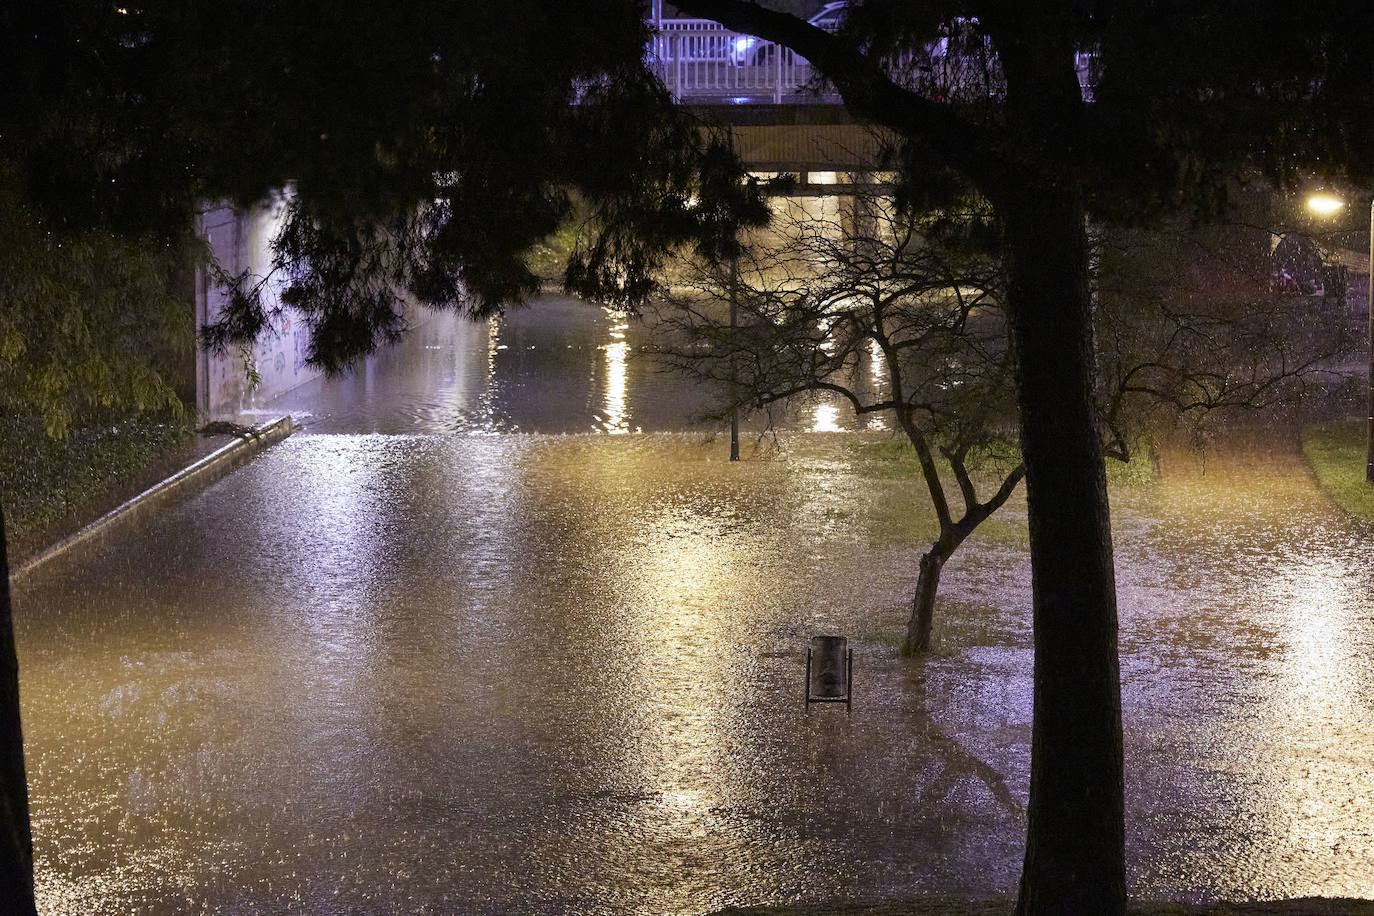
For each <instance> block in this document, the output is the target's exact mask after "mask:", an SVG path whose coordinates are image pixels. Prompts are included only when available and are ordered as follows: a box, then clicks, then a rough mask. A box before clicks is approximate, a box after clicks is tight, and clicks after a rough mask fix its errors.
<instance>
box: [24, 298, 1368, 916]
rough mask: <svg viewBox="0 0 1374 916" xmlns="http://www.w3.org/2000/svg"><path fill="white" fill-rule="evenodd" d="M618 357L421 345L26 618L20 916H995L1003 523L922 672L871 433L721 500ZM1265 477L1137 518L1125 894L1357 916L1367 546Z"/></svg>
mask: <svg viewBox="0 0 1374 916" xmlns="http://www.w3.org/2000/svg"><path fill="white" fill-rule="evenodd" d="M636 333H637V332H636V331H635V329H633V328H629V327H626V326H624V324H623V323H622V322H619V321H617V320H615V319H614V318H613V317H612V316H608V315H605V314H603V313H601V312H599V311H596V310H590V309H586V307H583V306H579V305H576V304H573V303H567V302H557V301H554V302H546V303H544V304H542V305H541V306H538V307H536V311H534V312H532V313H529V314H526V315H524V316H512V317H511V318H510V319H507V321H506V322H504V323H494V324H493V325H491V326H487V325H480V326H464V325H460V324H457V323H455V322H451V321H447V320H440V321H436V322H433V323H431V324H429V325H426V326H425V327H423V328H421V329H419V330H418V331H417V332H416V333H415V334H413V335H412V336H411V337H410V338H409V339H408V340H407V341H406V342H405V343H404V344H403V345H402V346H401V347H400V348H398V349H397V350H395V351H393V352H391V353H389V354H386V355H384V356H382V357H379V358H377V359H375V360H373V361H372V363H370V364H369V366H368V367H367V368H365V369H363V370H360V372H359V373H357V374H356V375H355V376H354V377H352V378H351V379H345V380H341V381H336V382H330V383H327V384H325V383H317V384H314V385H313V386H312V387H311V388H309V389H305V390H301V391H298V392H296V393H294V394H293V395H291V396H290V398H289V399H288V401H289V403H288V405H287V407H288V409H290V410H291V411H292V412H296V413H306V414H308V415H309V416H308V417H307V421H308V426H307V428H306V429H305V431H304V432H301V433H298V434H296V435H295V436H293V437H292V438H290V439H289V440H287V441H286V442H284V443H282V444H280V445H278V446H275V447H273V448H272V449H270V450H269V451H267V452H266V453H265V454H263V455H262V456H261V457H259V458H258V459H256V460H255V461H253V462H252V463H251V464H250V465H248V466H246V467H245V468H243V469H241V470H239V471H237V472H235V473H234V474H232V475H230V476H229V477H227V478H225V479H223V480H221V481H219V482H218V483H216V484H214V485H213V486H211V487H210V488H208V489H207V490H205V491H204V492H202V493H200V494H198V495H196V496H194V497H192V498H190V499H187V500H186V501H184V502H183V503H181V504H179V505H177V506H174V507H173V508H171V509H169V511H167V512H166V513H165V514H164V515H162V516H161V517H159V518H157V519H156V520H154V521H152V522H150V523H149V524H147V525H145V526H143V527H142V528H140V529H137V530H126V532H125V533H124V534H122V535H121V536H119V537H118V538H116V539H112V540H107V541H105V542H103V543H101V544H97V545H93V546H92V547H91V548H90V549H86V550H81V551H79V552H74V553H72V554H70V555H68V556H67V557H65V558H63V559H62V560H61V561H59V562H56V563H52V564H49V565H48V566H46V567H44V568H42V569H40V570H39V571H38V572H36V573H35V574H34V575H32V576H31V577H29V578H28V579H26V580H25V581H24V582H23V583H22V584H21V585H20V587H19V589H18V591H17V592H16V595H15V603H16V614H17V618H18V628H19V633H18V635H19V650H20V664H21V689H22V692H23V703H24V725H25V732H26V738H27V740H28V755H29V757H28V760H29V770H30V781H31V786H32V788H31V792H32V803H33V812H34V831H35V840H36V845H37V849H36V852H37V859H38V861H37V884H38V892H39V898H40V901H41V902H40V907H41V911H42V912H44V913H49V914H95V913H109V914H123V913H131V912H138V913H169V914H170V913H186V912H212V913H236V914H250V913H264V914H266V913H282V912H301V913H390V912H406V913H421V912H430V913H505V912H518V913H572V912H576V913H646V914H648V913H700V912H704V911H709V910H713V909H716V908H719V907H723V906H726V905H731V904H751V903H766V902H782V901H839V900H880V899H907V898H912V897H916V896H920V895H922V894H926V893H941V894H955V895H966V896H970V897H979V898H996V897H998V896H1001V895H1006V894H1010V893H1012V892H1013V891H1014V887H1015V882H1016V878H1017V875H1018V874H1019V869H1020V856H1021V847H1022V841H1023V831H1024V803H1025V794H1026V785H1027V778H1028V763H1029V736H1030V730H1029V719H1030V671H1031V652H1030V648H1029V646H1030V634H1029V622H1028V615H1029V603H1030V596H1029V587H1028V582H1029V564H1028V558H1027V555H1026V551H1025V537H1026V535H1025V520H1024V505H1023V504H1022V503H1019V502H1014V503H1013V504H1012V505H1010V506H1008V508H1007V509H1006V510H1004V512H1003V514H1002V515H1001V516H1000V517H998V518H996V519H994V520H993V521H991V522H990V523H988V525H987V526H985V528H984V529H983V530H982V531H980V533H979V534H978V535H977V536H976V537H975V538H974V539H973V540H972V541H971V542H970V543H969V544H968V545H967V546H966V547H965V548H964V549H962V550H961V551H960V552H959V553H958V554H957V555H956V556H955V558H954V560H952V561H951V563H950V565H949V566H948V567H947V571H946V574H945V577H944V582H943V583H942V595H941V605H940V609H939V611H938V614H939V615H940V621H939V624H938V626H937V640H938V645H937V650H936V652H935V655H934V657H933V658H932V659H931V660H929V661H928V662H927V663H925V664H924V665H923V666H922V665H916V664H910V663H906V662H903V661H902V660H900V659H899V658H898V656H897V651H896V650H897V646H898V645H899V642H900V637H901V633H902V627H903V624H904V620H905V615H906V604H907V602H908V600H909V595H910V592H911V589H912V586H913V584H914V579H915V573H916V559H917V558H918V556H919V554H920V552H921V551H922V549H923V546H922V540H923V539H925V538H927V537H928V536H929V534H930V532H931V529H930V527H929V520H928V512H927V513H921V512H920V511H919V507H920V506H921V500H920V491H919V490H916V489H915V482H914V481H912V480H909V479H906V478H904V477H902V476H900V475H897V474H894V473H892V472H891V463H890V462H884V461H883V460H881V459H880V458H876V457H874V454H875V453H874V451H873V450H872V449H865V448H864V445H865V443H871V442H873V441H875V440H877V441H881V440H882V438H883V436H884V434H883V433H882V432H881V431H874V430H872V429H870V430H868V431H848V432H832V431H825V430H830V429H832V428H834V427H836V426H841V427H842V426H845V425H849V421H848V420H846V419H845V418H844V417H843V416H842V415H841V414H839V413H838V412H837V410H838V409H837V408H835V407H832V406H829V405H824V404H821V405H814V406H812V407H808V408H804V409H803V410H801V411H800V412H798V413H797V415H796V416H795V417H793V423H792V425H793V426H794V427H795V428H796V431H795V432H789V433H784V434H783V436H782V438H781V445H780V447H779V448H778V449H777V450H774V451H769V452H766V453H760V454H758V455H755V456H753V457H752V458H750V459H749V460H746V461H744V462H741V463H739V464H734V465H732V464H730V463H728V462H726V461H724V460H723V458H724V456H725V450H726V444H725V443H724V441H723V440H716V441H708V440H707V438H706V436H705V435H704V433H703V432H702V431H701V429H699V428H692V427H691V423H690V418H691V416H692V415H693V414H694V413H697V412H700V410H701V409H704V406H705V399H704V396H702V395H699V394H694V393H692V391H691V390H690V389H688V388H686V387H684V385H683V383H682V382H679V381H676V380H673V379H669V378H664V377H660V376H656V375H654V374H652V373H651V372H650V371H649V366H648V364H647V362H646V361H645V360H644V359H643V358H642V355H641V354H640V353H639V350H638V348H639V346H640V342H639V338H638V337H637V336H636ZM817 429H819V430H821V431H816V430H817ZM568 433H575V434H573V435H567V434H568ZM616 433H625V434H624V435H616ZM1273 439H1274V441H1272V442H1271V441H1264V440H1263V439H1260V438H1240V437H1235V436H1233V437H1231V438H1229V439H1227V440H1226V442H1225V444H1223V445H1222V446H1220V447H1219V449H1218V451H1216V452H1214V453H1213V454H1210V455H1208V456H1207V457H1206V460H1205V461H1203V460H1201V459H1199V458H1198V457H1197V456H1195V455H1191V454H1188V453H1172V452H1169V453H1166V454H1165V455H1164V456H1163V460H1162V476H1161V477H1160V479H1159V480H1158V481H1156V482H1153V483H1150V484H1145V485H1135V486H1122V487H1118V488H1116V489H1115V490H1114V492H1113V508H1114V522H1115V533H1116V542H1117V550H1118V554H1117V556H1118V578H1119V582H1120V593H1121V613H1122V621H1123V625H1122V627H1123V629H1122V653H1123V656H1122V658H1123V679H1124V697H1125V704H1126V723H1125V724H1126V744H1127V747H1126V750H1127V761H1128V762H1127V766H1128V774H1127V781H1128V786H1127V790H1128V796H1127V804H1128V818H1129V836H1128V844H1129V868H1130V881H1131V885H1132V890H1133V893H1135V894H1136V895H1138V896H1142V897H1147V898H1176V899H1190V900H1203V899H1215V898H1244V897H1277V896H1304V895H1311V894H1325V895H1345V896H1362V897H1374V768H1371V766H1370V761H1371V760H1374V587H1372V586H1374V540H1372V535H1371V532H1370V531H1369V530H1368V528H1367V527H1360V526H1357V525H1354V524H1352V523H1350V522H1348V521H1346V520H1345V519H1343V518H1342V517H1341V516H1340V515H1339V514H1338V513H1337V512H1336V511H1335V510H1333V509H1332V508H1331V507H1330V506H1329V505H1328V504H1327V502H1326V501H1325V500H1324V499H1323V497H1322V496H1321V495H1320V494H1319V493H1318V492H1317V491H1316V490H1315V488H1314V487H1313V485H1312V484H1311V482H1310V480H1309V479H1308V477H1307V476H1306V473H1305V471H1304V469H1303V467H1302V464H1301V461H1300V460H1299V459H1298V458H1297V456H1296V455H1295V453H1294V448H1293V445H1292V442H1291V437H1289V436H1288V435H1287V434H1283V435H1276V436H1275V437H1273ZM747 451H748V449H747V448H746V452H747ZM817 632H837V633H844V634H847V635H849V636H850V638H851V642H852V644H853V646H854V649H855V655H856V674H855V694H856V697H855V703H854V707H853V711H852V713H851V714H848V715H847V714H846V713H845V711H844V710H843V708H837V707H828V708H812V709H810V710H807V709H805V708H804V704H803V703H802V701H801V700H802V692H801V691H802V669H803V665H804V659H805V646H806V640H807V638H808V637H809V636H810V635H812V634H813V633H817Z"/></svg>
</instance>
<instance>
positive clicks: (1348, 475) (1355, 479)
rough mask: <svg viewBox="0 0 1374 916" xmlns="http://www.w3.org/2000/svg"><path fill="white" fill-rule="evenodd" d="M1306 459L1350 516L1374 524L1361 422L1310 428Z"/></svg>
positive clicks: (1373, 494) (1372, 491) (1372, 492)
mask: <svg viewBox="0 0 1374 916" xmlns="http://www.w3.org/2000/svg"><path fill="white" fill-rule="evenodd" d="M1302 456H1303V458H1304V459H1305V460H1306V461H1307V466H1308V467H1310V468H1311V469H1312V476H1313V477H1315V478H1316V480H1317V486H1319V487H1321V489H1322V492H1324V493H1325V494H1326V495H1327V496H1328V497H1330V498H1331V501H1332V502H1334V503H1335V504H1336V505H1338V506H1340V507H1341V508H1342V509H1343V510H1345V511H1346V512H1347V513H1349V514H1350V515H1353V516H1355V517H1356V518H1362V519H1365V520H1366V521H1374V486H1371V485H1370V484H1368V483H1366V482H1365V479H1364V473H1365V431H1364V425H1363V424H1361V423H1333V424H1319V425H1316V426H1309V427H1307V428H1306V429H1304V430H1303V432H1302Z"/></svg>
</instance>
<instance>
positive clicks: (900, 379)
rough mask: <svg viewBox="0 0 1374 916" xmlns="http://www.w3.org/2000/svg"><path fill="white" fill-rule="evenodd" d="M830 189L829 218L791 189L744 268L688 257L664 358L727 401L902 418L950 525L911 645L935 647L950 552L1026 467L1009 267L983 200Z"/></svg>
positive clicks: (928, 574)
mask: <svg viewBox="0 0 1374 916" xmlns="http://www.w3.org/2000/svg"><path fill="white" fill-rule="evenodd" d="M830 200H831V201H836V202H837V203H835V204H834V205H833V206H831V207H829V208H828V212H820V213H817V212H815V210H816V208H815V207H809V208H808V207H806V206H804V204H803V203H802V202H801V201H798V200H795V199H786V198H784V199H783V201H784V202H783V203H782V205H781V207H780V209H781V213H780V217H779V219H778V220H777V221H776V222H775V225H774V227H773V228H772V229H771V230H767V231H762V232H754V233H752V234H751V235H750V237H749V238H748V239H747V240H746V242H745V244H744V245H743V246H742V253H741V255H740V257H739V259H738V263H737V264H736V265H724V266H722V265H707V264H702V263H700V262H689V263H688V265H687V266H686V270H685V277H684V279H685V283H684V286H685V288H686V289H687V290H688V291H689V292H688V293H687V294H686V295H678V296H676V297H674V298H673V299H672V300H671V303H670V304H671V308H669V309H667V310H665V311H664V312H663V313H662V317H663V321H662V324H661V326H660V327H661V329H662V330H666V331H667V332H668V333H666V334H664V335H662V341H663V342H662V343H661V346H660V353H661V354H662V355H663V356H664V357H666V358H667V361H668V362H669V363H670V364H672V365H674V366H676V367H678V368H680V369H682V370H683V371H686V372H688V373H690V374H692V375H695V376H698V377H700V378H705V379H709V380H712V381H714V382H716V383H718V384H719V386H720V388H721V390H722V391H723V392H725V393H726V402H727V403H726V404H725V409H726V410H727V411H728V410H739V409H750V408H762V407H766V406H768V405H770V404H774V403H777V402H780V401H785V400H788V399H790V398H794V397H797V396H799V395H802V394H804V393H816V392H830V393H833V394H835V395H838V396H839V397H841V398H843V399H844V400H846V401H847V402H848V403H849V404H850V405H851V406H852V407H853V409H854V412H855V413H856V414H860V415H864V414H874V413H879V412H886V413H890V415H891V416H893V417H894V418H895V420H896V425H897V427H898V428H899V429H900V430H901V432H902V433H903V434H904V435H905V436H906V439H907V440H908V441H909V442H910V443H911V446H912V448H913V449H914V450H915V452H916V456H917V458H918V459H919V461H920V467H921V477H922V480H923V481H924V483H925V486H926V489H927V491H928V493H929V496H930V501H931V505H932V506H933V507H934V510H935V516H936V519H937V521H938V523H939V535H938V537H937V538H936V539H935V541H934V543H932V544H931V545H930V548H929V550H927V551H926V553H925V555H924V556H923V557H922V558H921V564H920V575H919V577H918V580H917V585H916V595H915V598H914V600H913V603H912V613H911V618H910V621H909V623H908V625H907V634H906V639H905V641H904V642H903V647H902V651H903V653H904V654H913V653H918V652H923V651H925V650H926V649H928V648H929V646H930V636H931V625H932V621H933V619H934V609H935V596H936V592H937V590H938V588H939V584H940V574H941V571H942V570H943V568H944V565H945V563H946V562H947V561H948V560H949V558H950V557H951V556H952V555H953V554H954V552H955V551H956V550H957V549H958V548H959V545H961V544H962V543H963V542H964V541H965V540H967V538H968V537H969V535H970V534H972V533H973V531H974V530H975V529H976V528H977V527H978V525H980V524H981V523H982V522H983V521H984V520H985V519H987V518H988V517H989V516H991V515H992V514H993V513H994V512H996V511H997V510H998V509H999V508H1001V506H1002V505H1003V504H1004V503H1005V502H1006V501H1007V499H1008V498H1009V497H1010V496H1011V494H1012V493H1013V492H1014V491H1015V489H1016V486H1017V484H1018V483H1019V482H1020V481H1021V478H1022V477H1023V476H1024V473H1025V471H1024V468H1023V467H1022V465H1021V462H1020V458H1019V454H1018V452H1017V449H1016V447H1015V438H1016V425H1015V424H1016V412H1015V391H1014V389H1013V387H1012V379H1011V374H1010V373H1011V352H1010V347H1009V345H1008V342H1007V341H1008V337H1007V329H1006V319H1005V315H1004V314H1003V311H1002V302H1001V298H1000V296H999V293H998V290H999V289H1000V288H1001V285H1002V277H1001V268H1000V265H999V264H998V262H997V261H996V260H995V259H993V258H991V257H989V256H988V255H987V254H986V253H985V251H984V250H983V247H982V246H980V245H977V244H974V243H973V242H972V241H971V239H972V237H973V236H976V235H977V234H978V233H979V231H980V229H981V228H983V227H984V226H985V224H986V221H987V219H988V217H989V213H988V212H987V210H986V209H985V208H983V207H981V206H978V205H976V204H971V205H968V206H966V207H964V208H962V209H957V210H956V209H947V210H941V211H939V212H936V213H930V214H926V215H924V216H921V217H916V216H913V215H911V214H909V213H904V212H903V211H902V210H901V209H899V208H898V207H896V206H895V205H894V203H893V202H892V201H891V199H890V198H884V197H882V196H880V195H879V194H878V193H877V191H876V189H866V190H859V191H858V192H856V193H855V194H854V195H853V196H852V197H847V198H842V199H841V198H831V199H830ZM813 201H814V199H813ZM732 297H733V299H734V302H735V304H736V310H737V315H738V326H737V327H733V328H732V327H731V326H730V324H729V323H728V320H727V319H726V318H725V316H724V315H723V314H722V313H721V303H725V302H729V301H730V300H731V298H732ZM980 471H981V472H982V473H980ZM989 483H990V485H989ZM980 484H981V485H982V486H981V487H980ZM980 490H981V492H980ZM956 501H957V503H961V504H962V506H961V507H960V506H958V505H957V504H956Z"/></svg>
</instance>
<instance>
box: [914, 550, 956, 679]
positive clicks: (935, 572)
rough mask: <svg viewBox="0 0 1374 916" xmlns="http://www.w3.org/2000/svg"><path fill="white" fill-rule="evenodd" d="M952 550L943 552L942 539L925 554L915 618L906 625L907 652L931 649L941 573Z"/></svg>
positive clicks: (916, 598) (917, 592) (917, 584)
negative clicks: (931, 632)
mask: <svg viewBox="0 0 1374 916" xmlns="http://www.w3.org/2000/svg"><path fill="white" fill-rule="evenodd" d="M952 552H953V551H952V550H947V551H942V550H941V549H940V544H939V542H936V543H935V544H933V545H931V548H930V551H929V552H928V553H926V555H925V556H923V557H921V574H920V575H919V576H917V577H916V597H915V598H913V599H912V602H911V619H910V620H908V621H907V624H906V641H905V642H903V643H902V654H903V655H919V654H922V653H925V652H928V651H930V629H931V625H932V623H933V621H934V619H935V593H936V592H937V591H938V590H939V588H940V572H941V570H943V569H944V567H945V561H946V560H948V559H949V556H950V554H951V553H952Z"/></svg>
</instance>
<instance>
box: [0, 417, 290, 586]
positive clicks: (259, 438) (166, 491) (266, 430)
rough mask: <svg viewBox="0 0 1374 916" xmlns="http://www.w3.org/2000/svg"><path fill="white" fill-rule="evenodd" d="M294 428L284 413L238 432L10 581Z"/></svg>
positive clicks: (217, 474) (33, 560) (32, 560)
mask: <svg viewBox="0 0 1374 916" xmlns="http://www.w3.org/2000/svg"><path fill="white" fill-rule="evenodd" d="M295 429H296V427H295V425H294V424H293V422H292V420H291V417H289V416H285V417H280V418H278V419H276V420H273V421H272V422H270V423H263V424H262V425H261V426H255V427H253V429H252V430H251V431H249V432H246V433H240V434H239V438H238V439H237V440H236V441H234V442H229V443H227V444H225V445H222V446H220V447H219V448H218V449H216V450H215V451H213V452H211V453H210V454H208V455H206V456H205V457H204V458H202V459H200V460H199V461H197V462H196V463H195V464H192V465H190V466H189V467H186V468H183V469H182V470H180V471H178V472H177V473H175V474H173V475H172V476H171V477H168V478H167V479H166V480H164V481H162V482H161V483H158V484H155V485H153V486H151V487H149V488H148V489H146V490H144V491H143V492H142V493H140V494H138V495H137V496H135V497H133V498H132V499H129V500H128V501H126V502H124V503H121V504H120V505H118V506H116V507H115V508H113V509H111V510H110V511H109V512H106V513H105V514H104V515H102V516H101V517H100V518H98V519H96V520H95V521H93V522H91V523H90V524H89V525H87V526H86V527H84V528H82V529H81V530H80V531H77V532H75V533H73V534H70V535H68V536H67V537H65V538H63V539H62V540H60V541H58V542H57V543H56V544H53V545H52V546H51V547H48V548H47V549H45V550H43V551H41V552H40V553H38V554H36V555H34V556H32V557H29V559H27V560H25V561H24V562H23V563H22V564H21V565H19V566H18V567H16V568H15V569H13V570H11V572H10V581H12V582H13V581H15V580H17V579H20V578H22V577H23V576H26V575H28V574H29V573H31V572H33V570H35V569H36V568H38V567H39V566H40V565H42V564H43V563H45V562H47V561H48V560H51V559H52V558H53V557H56V556H59V555H61V554H63V553H66V552H67V551H68V550H70V549H71V548H73V547H75V546H76V545H77V544H80V543H83V542H85V541H88V540H90V539H91V538H94V537H98V536H99V535H101V534H104V533H106V532H107V529H109V528H110V527H111V526H113V525H115V524H117V523H119V522H125V521H128V520H130V519H132V518H134V517H135V516H140V515H143V514H145V513H146V512H148V511H149V510H151V509H154V508H156V507H157V506H158V505H160V504H161V503H164V502H166V501H167V500H168V499H171V498H173V497H176V496H183V495H185V494H186V493H187V492H189V491H190V490H191V489H193V488H196V489H203V488H204V487H208V486H209V485H210V484H212V483H214V482H215V481H216V480H219V479H220V478H221V477H223V476H224V475H225V474H228V473H229V472H230V471H232V470H234V469H235V468H237V467H239V466H240V465H242V464H243V463H244V462H246V461H247V460H248V459H249V458H252V457H253V456H254V455H256V454H257V453H258V452H260V451H262V450H263V449H265V448H267V447H268V446H270V445H275V444H276V443H278V442H280V441H281V440H283V439H285V438H286V437H287V436H289V435H291V433H292V432H294V431H295Z"/></svg>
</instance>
